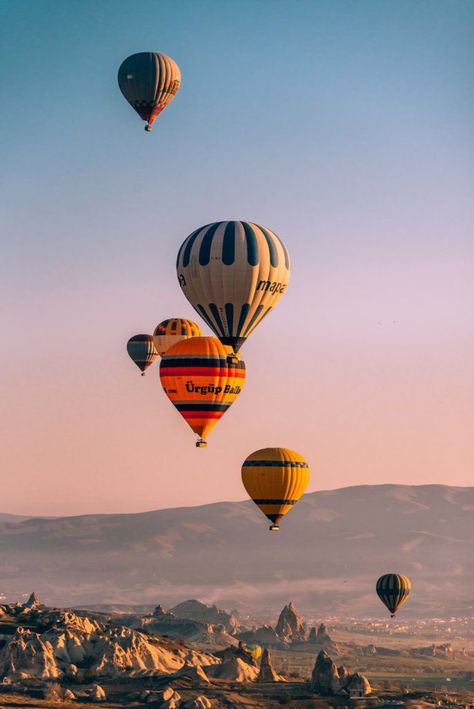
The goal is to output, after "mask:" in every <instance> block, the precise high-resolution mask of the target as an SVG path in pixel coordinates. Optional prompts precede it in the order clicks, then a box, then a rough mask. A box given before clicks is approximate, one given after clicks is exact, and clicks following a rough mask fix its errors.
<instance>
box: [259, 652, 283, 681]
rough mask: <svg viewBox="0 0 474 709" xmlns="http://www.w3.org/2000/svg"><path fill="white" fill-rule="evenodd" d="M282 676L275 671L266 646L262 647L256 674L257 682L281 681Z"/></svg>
mask: <svg viewBox="0 0 474 709" xmlns="http://www.w3.org/2000/svg"><path fill="white" fill-rule="evenodd" d="M281 681H282V677H280V675H279V674H278V673H277V672H276V671H275V669H274V667H273V664H272V658H271V657H270V653H269V652H268V650H267V648H265V649H264V651H263V653H262V659H261V661H260V672H259V674H258V678H257V682H281Z"/></svg>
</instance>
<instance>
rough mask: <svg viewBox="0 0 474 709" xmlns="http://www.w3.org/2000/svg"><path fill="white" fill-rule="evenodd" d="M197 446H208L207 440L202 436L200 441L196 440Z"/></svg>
mask: <svg viewBox="0 0 474 709" xmlns="http://www.w3.org/2000/svg"><path fill="white" fill-rule="evenodd" d="M196 448H207V441H204V440H203V439H202V438H200V439H199V441H196Z"/></svg>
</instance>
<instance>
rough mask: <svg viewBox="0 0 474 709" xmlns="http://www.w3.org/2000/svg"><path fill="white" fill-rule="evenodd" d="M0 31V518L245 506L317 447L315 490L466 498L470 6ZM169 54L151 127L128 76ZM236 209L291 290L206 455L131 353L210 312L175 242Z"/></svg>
mask: <svg viewBox="0 0 474 709" xmlns="http://www.w3.org/2000/svg"><path fill="white" fill-rule="evenodd" d="M0 22H1V24H2V26H3V27H4V28H8V32H4V37H3V40H2V46H1V61H2V66H3V68H4V72H3V73H4V77H3V91H4V95H5V96H6V97H7V100H6V101H5V103H4V110H3V111H2V114H1V117H0V125H1V131H2V135H3V143H4V145H3V159H2V168H1V169H2V173H3V184H2V193H3V197H4V200H3V208H2V212H3V215H2V222H3V244H2V262H3V264H4V277H3V279H2V283H1V286H0V289H1V299H0V302H1V305H0V307H1V310H2V319H3V331H4V347H3V348H2V350H1V354H0V357H1V368H2V403H3V406H2V410H3V413H2V419H3V420H2V422H1V433H0V436H1V453H0V457H1V460H2V468H3V471H4V474H5V476H6V478H7V479H8V480H9V481H10V483H11V484H9V485H7V486H4V489H3V491H2V506H1V511H2V512H9V513H18V514H29V515H33V514H42V515H66V514H80V513H92V512H134V511H143V510H150V509H157V508H163V507H168V506H183V505H195V504H202V503H207V502H212V501H220V500H241V499H243V498H244V497H245V492H244V490H243V488H242V484H241V480H240V465H241V463H242V460H243V459H244V458H245V457H246V456H247V455H248V454H249V453H250V452H251V451H252V450H254V449H255V448H259V447H264V446H288V447H290V448H294V449H296V450H301V451H302V452H304V454H305V457H306V459H307V460H308V461H309V463H310V465H311V468H312V480H311V483H310V487H309V490H310V491H314V490H320V489H332V488H337V487H341V486H346V485H353V484H363V483H370V484H376V483H377V484H378V483H386V482H391V483H409V484H422V483H445V484H451V485H461V486H462V485H469V484H471V483H472V463H473V454H472V433H473V415H472V412H473V408H472V401H473V394H474V392H473V374H474V365H473V358H472V347H473V344H474V328H473V321H472V302H473V296H474V288H473V281H472V263H473V261H472V257H473V247H472V244H473V240H472V223H473V217H474V214H473V201H472V178H473V162H472V157H473V153H472V145H473V143H472V130H473V129H472V126H473V118H474V106H473V84H472V66H473V59H474V47H473V43H472V30H473V23H474V5H473V4H472V3H471V2H461V1H458V0H452V1H451V2H439V3H433V2H431V1H427V2H425V1H423V0H418V1H417V2H404V1H403V0H398V1H397V2H386V1H384V0H374V1H370V0H369V1H366V2H351V1H350V0H347V1H344V2H342V1H338V2H334V1H333V0H328V1H327V2H324V1H318V2H310V1H308V2H305V1H299V2H291V3H290V2H279V1H278V0H274V1H273V2H271V3H268V2H262V1H260V0H252V1H250V0H247V1H240V2H217V1H216V2H210V1H207V2H206V1H204V0H203V1H200V2H194V1H191V0H190V1H185V0H181V1H180V2H179V3H176V2H166V1H164V0H163V1H160V2H150V1H147V0H144V1H142V2H140V3H139V4H136V5H135V6H134V8H133V11H131V8H130V6H129V5H128V4H126V3H121V2H110V1H106V0H103V1H102V2H92V1H90V0H81V1H80V2H79V1H75V0H70V1H69V2H67V3H61V2H45V1H43V0H36V1H35V2H15V3H12V2H10V3H2V5H1V17H0ZM156 47H157V48H159V50H160V51H163V52H165V53H169V54H170V55H171V56H172V57H174V58H175V59H176V61H177V62H178V63H179V66H180V68H181V71H182V76H183V79H182V89H181V91H180V93H179V95H178V96H177V97H176V99H175V101H174V102H173V104H172V105H171V106H170V107H169V108H168V109H167V110H166V111H165V112H164V113H163V114H162V115H161V116H160V119H159V126H158V127H157V128H156V129H155V131H154V133H153V135H152V136H146V135H144V133H143V130H142V129H141V126H139V125H138V126H137V124H136V122H137V121H138V119H137V117H136V115H135V114H134V112H133V111H132V110H131V109H130V107H127V105H126V104H125V103H124V102H123V97H122V96H121V95H120V92H119V90H118V88H117V84H116V73H117V67H118V65H119V64H120V62H121V61H122V59H123V58H124V57H125V56H127V55H128V54H131V53H133V52H137V51H143V50H148V49H154V48H156ZM138 122H139V121H138ZM221 219H246V220H250V221H255V222H257V223H261V224H265V225H268V226H269V227H270V228H271V229H274V230H275V231H276V233H277V234H279V235H280V236H281V238H282V239H283V240H284V242H285V244H286V245H287V247H288V250H289V251H290V253H291V256H292V278H291V280H290V285H289V287H288V292H287V295H286V296H285V298H284V299H283V301H282V302H281V304H280V305H279V306H278V309H277V311H276V312H275V313H273V314H272V315H271V316H270V317H269V318H268V320H265V323H264V324H262V325H261V326H260V327H259V328H258V330H257V331H256V332H255V334H254V335H253V336H252V338H251V340H250V341H249V342H248V343H247V344H246V345H245V346H244V348H243V350H242V356H243V357H244V359H245V361H246V364H247V370H248V375H247V386H246V389H245V390H244V391H243V393H242V396H241V398H240V400H239V404H238V406H237V405H236V406H235V407H233V408H232V410H231V411H229V412H228V414H227V415H226V417H225V419H223V420H222V421H221V422H220V425H219V430H218V431H217V429H216V432H215V433H214V434H213V436H212V438H211V439H210V443H209V447H208V449H207V450H205V451H199V450H196V449H195V447H194V445H193V437H192V434H191V432H190V431H189V429H188V428H187V426H186V424H185V422H184V421H183V420H182V419H181V418H180V417H179V415H178V414H177V413H176V411H175V410H174V409H173V407H172V406H171V405H170V403H169V402H168V401H167V400H166V398H165V397H164V396H163V395H162V391H161V387H160V384H159V381H158V374H157V368H152V369H151V370H150V371H149V372H148V374H147V376H146V377H145V378H144V379H143V380H141V379H140V378H139V376H138V374H137V372H136V370H134V369H133V367H132V365H131V364H130V361H129V360H128V357H127V353H126V351H125V346H124V343H125V342H126V340H127V339H128V337H130V336H131V335H132V334H134V333H135V332H150V331H152V330H153V328H154V327H155V325H156V324H157V323H158V322H159V321H160V320H163V319H164V318H165V317H169V315H170V314H173V315H180V316H184V317H191V318H193V317H195V313H194V311H193V310H192V308H191V306H190V305H189V303H188V302H187V301H186V299H185V298H184V296H183V295H182V293H181V290H180V288H179V286H178V283H177V281H176V276H175V268H174V264H175V258H176V253H177V249H178V247H179V246H180V244H181V243H182V241H183V240H184V239H185V237H186V236H187V235H188V234H190V233H191V232H192V231H193V230H194V229H195V228H197V227H199V226H200V225H202V224H207V223H209V222H212V221H215V220H221ZM203 329H204V332H205V334H210V332H209V331H207V329H206V328H203ZM171 476H172V483H173V484H172V485H171V484H169V481H170V477H171Z"/></svg>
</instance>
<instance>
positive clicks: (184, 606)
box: [170, 599, 239, 633]
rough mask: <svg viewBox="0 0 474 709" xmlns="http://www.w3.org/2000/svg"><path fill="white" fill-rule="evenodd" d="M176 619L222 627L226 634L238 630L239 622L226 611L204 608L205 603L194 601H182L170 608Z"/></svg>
mask: <svg viewBox="0 0 474 709" xmlns="http://www.w3.org/2000/svg"><path fill="white" fill-rule="evenodd" d="M170 612H171V613H172V614H173V615H175V616H176V617H177V618H186V619H188V620H197V621H199V622H201V623H211V624H212V625H222V626H224V628H225V630H226V631H227V632H228V633H233V632H235V630H236V629H237V628H238V625H239V621H238V620H237V618H235V617H234V616H233V615H231V614H230V613H227V611H223V610H221V609H220V608H217V606H215V605H213V606H206V604H205V603H201V602H200V601H196V600H195V599H193V600H191V601H184V602H183V603H178V605H177V606H174V608H171V611H170Z"/></svg>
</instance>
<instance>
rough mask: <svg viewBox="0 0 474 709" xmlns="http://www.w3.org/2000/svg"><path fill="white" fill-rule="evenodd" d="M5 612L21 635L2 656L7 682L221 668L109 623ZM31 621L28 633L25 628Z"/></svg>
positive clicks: (41, 611)
mask: <svg viewBox="0 0 474 709" xmlns="http://www.w3.org/2000/svg"><path fill="white" fill-rule="evenodd" d="M30 600H32V603H31V604H29V605H28V607H25V606H20V605H19V604H15V605H13V606H4V609H5V615H8V616H10V617H11V619H12V624H15V625H16V626H17V627H16V631H15V633H14V634H13V635H10V636H9V638H8V640H7V641H6V642H5V644H4V645H3V647H2V649H1V651H0V675H1V676H2V677H5V678H10V679H13V680H16V679H26V678H30V677H31V678H33V677H34V678H41V679H61V678H71V677H78V678H81V676H84V674H85V673H86V672H87V675H88V676H89V677H91V676H94V677H111V676H114V675H119V674H122V673H131V674H137V673H141V672H145V671H150V670H154V671H158V672H162V673H164V674H172V673H175V672H177V671H179V670H181V669H182V668H183V667H196V668H197V667H201V666H207V665H212V664H217V663H219V662H220V660H219V659H218V658H216V657H214V656H213V655H210V654H208V653H203V652H198V651H195V650H192V649H189V648H187V647H185V646H183V645H181V644H179V643H174V642H173V641H171V640H167V639H164V638H161V637H153V636H150V635H147V634H145V633H142V632H139V631H137V630H133V629H132V628H128V627H124V626H116V625H113V624H112V623H111V622H109V621H107V620H106V621H103V622H99V621H97V620H94V619H90V618H88V617H87V616H85V615H84V616H83V615H81V616H79V615H76V613H73V612H71V611H58V610H55V609H49V608H45V607H44V606H38V603H37V602H36V600H35V599H32V598H30ZM25 621H27V622H28V626H29V627H28V628H24V627H22V625H21V623H23V622H25Z"/></svg>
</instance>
